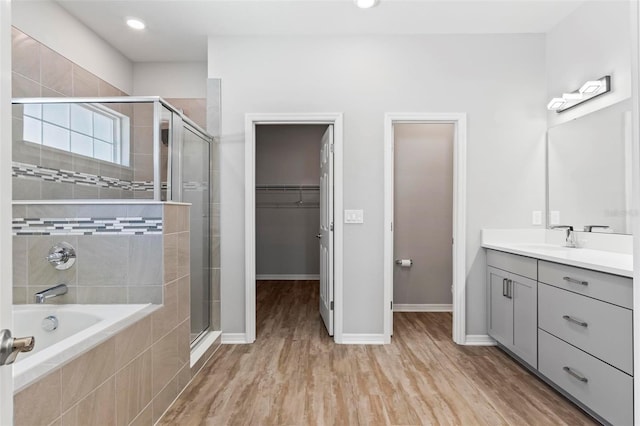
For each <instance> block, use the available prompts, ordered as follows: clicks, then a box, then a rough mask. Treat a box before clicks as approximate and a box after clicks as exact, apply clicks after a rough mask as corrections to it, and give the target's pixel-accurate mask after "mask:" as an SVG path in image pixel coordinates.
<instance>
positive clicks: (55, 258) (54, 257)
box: [45, 241, 76, 271]
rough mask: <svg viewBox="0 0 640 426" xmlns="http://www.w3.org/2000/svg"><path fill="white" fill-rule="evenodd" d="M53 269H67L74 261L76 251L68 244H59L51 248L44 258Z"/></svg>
mask: <svg viewBox="0 0 640 426" xmlns="http://www.w3.org/2000/svg"><path fill="white" fill-rule="evenodd" d="M45 260H46V261H47V262H49V263H50V264H51V265H52V266H53V267H54V268H56V269H58V270H61V271H63V270H65V269H69V268H71V267H72V266H73V264H74V263H75V261H76V250H75V249H74V248H73V246H72V245H71V244H69V243H65V242H64V241H63V242H60V243H58V244H56V245H55V246H53V247H51V250H49V254H47V257H45Z"/></svg>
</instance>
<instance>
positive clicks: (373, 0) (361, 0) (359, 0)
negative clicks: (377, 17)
mask: <svg viewBox="0 0 640 426" xmlns="http://www.w3.org/2000/svg"><path fill="white" fill-rule="evenodd" d="M353 1H354V3H355V4H356V6H358V7H359V8H360V9H369V8H371V7H373V6H375V5H377V4H378V0H353Z"/></svg>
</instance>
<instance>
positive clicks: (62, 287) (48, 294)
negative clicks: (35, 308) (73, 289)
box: [35, 284, 69, 303]
mask: <svg viewBox="0 0 640 426" xmlns="http://www.w3.org/2000/svg"><path fill="white" fill-rule="evenodd" d="M67 291H69V289H68V288H67V285H66V284H58V285H57V286H55V287H51V288H48V289H46V290H42V291H39V292H37V293H36V294H35V301H36V303H44V302H46V301H47V299H51V298H52V297H57V296H62V295H64V294H67Z"/></svg>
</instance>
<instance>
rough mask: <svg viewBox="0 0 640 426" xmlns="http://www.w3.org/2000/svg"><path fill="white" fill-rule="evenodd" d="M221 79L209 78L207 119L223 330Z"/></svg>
mask: <svg viewBox="0 0 640 426" xmlns="http://www.w3.org/2000/svg"><path fill="white" fill-rule="evenodd" d="M220 96H221V80H220V79H218V78H210V79H209V80H208V81H207V106H206V116H207V118H206V121H207V127H206V129H207V132H208V133H209V134H210V135H212V136H213V138H214V141H213V143H212V144H211V169H210V171H211V175H210V177H209V179H210V180H209V181H210V182H211V206H210V207H211V210H210V212H211V226H210V230H211V262H210V268H211V275H210V276H211V325H212V327H213V329H214V330H222V325H221V323H220V317H221V303H220V128H221V122H220V118H221V103H220V101H221V98H220Z"/></svg>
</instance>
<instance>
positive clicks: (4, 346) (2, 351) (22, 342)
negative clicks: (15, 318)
mask: <svg viewBox="0 0 640 426" xmlns="http://www.w3.org/2000/svg"><path fill="white" fill-rule="evenodd" d="M35 344H36V339H35V338H34V337H33V336H30V337H16V338H13V337H11V332H10V331H9V330H6V329H5V330H1V331H0V365H9V364H13V363H14V361H15V360H16V358H17V357H18V354H20V353H21V352H31V351H32V350H33V348H34V346H35Z"/></svg>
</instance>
